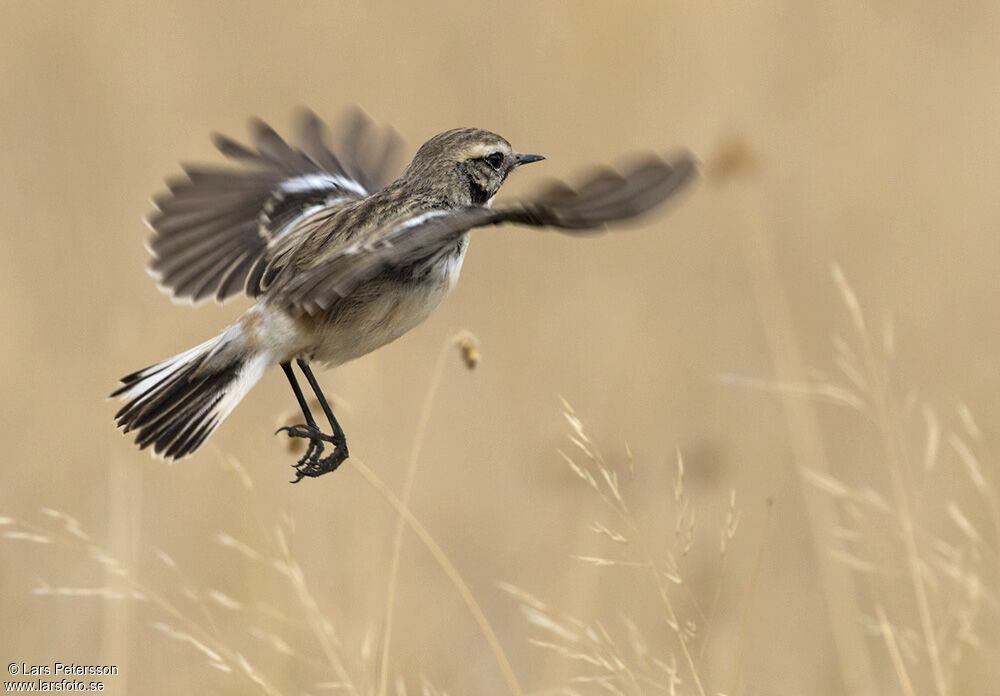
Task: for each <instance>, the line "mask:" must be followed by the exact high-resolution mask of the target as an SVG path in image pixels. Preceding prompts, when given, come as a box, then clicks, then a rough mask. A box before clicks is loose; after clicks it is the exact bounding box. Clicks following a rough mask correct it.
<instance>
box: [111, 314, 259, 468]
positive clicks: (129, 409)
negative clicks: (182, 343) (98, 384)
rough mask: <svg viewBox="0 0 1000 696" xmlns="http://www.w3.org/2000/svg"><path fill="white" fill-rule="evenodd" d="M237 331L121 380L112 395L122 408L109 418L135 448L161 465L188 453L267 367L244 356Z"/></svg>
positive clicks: (255, 356) (253, 356) (251, 355)
mask: <svg viewBox="0 0 1000 696" xmlns="http://www.w3.org/2000/svg"><path fill="white" fill-rule="evenodd" d="M245 343H246V342H245V340H243V336H242V332H241V330H238V329H237V330H235V331H234V330H233V329H230V330H227V331H226V332H224V333H223V334H221V335H220V336H217V337H216V338H213V339H212V340H210V341H206V342H204V343H202V344H201V345H199V346H196V347H194V348H192V349H191V350H188V351H185V352H183V353H181V354H179V355H176V356H174V357H172V358H169V359H167V360H164V361H163V362H160V363H157V364H156V365H152V366H150V367H147V368H146V369H144V370H140V371H138V372H135V373H133V374H131V375H128V376H126V377H124V378H123V379H122V386H121V387H120V388H119V389H118V390H117V391H116V392H115V393H113V394H112V396H121V397H122V399H123V400H124V401H126V402H127V403H126V404H125V406H123V407H122V408H121V410H119V411H118V413H117V414H116V415H115V420H116V422H117V424H118V427H120V428H121V429H122V430H123V431H124V432H135V433H136V437H135V442H136V444H138V445H139V447H140V448H146V447H151V448H152V450H153V454H154V455H155V456H157V457H162V458H164V459H168V460H172V459H182V458H184V457H187V456H188V455H190V454H191V453H192V452H194V451H195V450H196V449H197V448H198V447H199V446H200V445H201V444H202V443H203V442H204V441H205V440H206V439H207V438H208V437H209V436H210V435H211V434H212V433H213V432H214V431H215V429H216V428H218V427H219V425H220V424H221V423H222V421H223V420H225V419H226V417H227V416H228V415H229V414H230V413H232V411H233V409H234V408H236V405H237V404H238V403H239V402H240V400H241V399H243V397H244V396H246V395H247V392H249V391H250V389H251V388H252V387H253V385H254V384H256V383H257V381H258V380H260V378H261V376H262V375H263V374H264V370H265V369H266V368H267V366H268V365H269V361H268V358H267V355H266V354H265V353H261V352H250V353H248V352H247V351H246V350H245Z"/></svg>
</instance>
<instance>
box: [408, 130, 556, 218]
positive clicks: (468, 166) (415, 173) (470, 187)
mask: <svg viewBox="0 0 1000 696" xmlns="http://www.w3.org/2000/svg"><path fill="white" fill-rule="evenodd" d="M543 159H545V158H544V157H542V156H541V155H526V154H522V153H519V152H515V151H514V148H512V147H511V145H510V143H508V142H507V141H506V140H504V139H503V138H501V137H500V136H499V135H497V134H496V133H491V132H489V131H485V130H480V129H478V128H456V129H454V130H450V131H445V132H444V133H439V134H438V135H435V136H434V137H433V138H431V139H430V140H428V141H427V142H426V143H424V144H423V145H421V146H420V149H419V150H417V154H416V155H414V157H413V161H412V162H410V165H409V166H408V167H407V168H406V171H405V172H404V173H403V179H405V180H407V181H408V182H409V183H410V184H411V185H416V186H419V187H420V188H422V189H425V190H426V189H428V188H429V189H430V190H432V191H433V192H434V193H436V194H439V195H443V196H444V197H445V199H446V200H447V201H448V202H449V203H451V204H453V205H489V203H490V202H491V201H492V200H493V197H494V196H495V195H496V194H497V191H499V190H500V186H501V185H503V182H504V180H505V179H506V178H507V175H508V174H510V173H511V172H512V171H514V169H516V168H517V167H519V166H521V165H522V164H528V163H530V162H538V161H540V160H543Z"/></svg>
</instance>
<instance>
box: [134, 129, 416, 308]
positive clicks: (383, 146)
mask: <svg viewBox="0 0 1000 696" xmlns="http://www.w3.org/2000/svg"><path fill="white" fill-rule="evenodd" d="M299 121H300V123H299V129H298V143H297V147H292V146H291V145H289V144H288V143H286V142H285V141H284V140H283V139H282V138H281V136H280V135H278V134H277V133H276V132H275V131H274V129H272V128H271V127H270V126H268V125H267V124H266V123H264V122H263V121H260V120H256V119H255V120H253V121H251V123H250V134H251V139H252V142H253V148H250V147H247V146H245V145H242V144H240V143H237V142H236V141H234V140H231V139H230V138H227V137H226V136H222V135H215V136H214V137H213V140H214V142H215V145H216V147H217V148H218V149H219V151H220V152H222V154H223V155H225V156H226V157H228V158H230V159H232V160H235V161H237V162H239V163H240V164H242V165H243V167H242V168H237V167H225V166H209V165H183V166H182V168H183V170H184V174H185V176H181V177H175V178H171V179H168V180H167V182H166V183H167V188H168V191H167V192H166V193H164V194H161V195H159V196H156V197H155V198H154V199H153V204H154V205H155V206H156V211H155V212H153V213H152V214H151V215H150V216H149V218H148V219H147V222H148V224H149V226H150V228H151V229H152V230H153V233H154V234H153V237H152V238H151V239H150V240H149V249H150V252H151V253H152V254H153V260H152V261H151V262H150V265H149V269H150V273H151V274H152V275H153V276H154V277H155V278H156V279H157V281H158V284H159V286H160V288H161V289H162V290H164V291H165V292H168V293H169V294H170V295H172V296H173V297H174V298H175V299H178V300H190V301H193V302H197V301H200V300H203V299H206V298H209V297H215V299H216V300H218V301H220V302H221V301H223V300H226V299H228V298H230V297H232V296H233V295H236V294H237V293H239V292H241V291H243V292H246V294H247V295H250V296H251V297H256V296H257V295H258V294H260V291H261V289H260V286H259V282H260V278H261V274H262V273H263V272H264V267H265V266H266V264H267V255H268V248H269V245H270V244H272V242H273V241H274V240H276V239H279V238H280V237H282V236H283V235H285V234H288V233H290V232H291V231H293V230H295V229H296V227H297V225H298V224H299V223H300V222H301V221H303V220H305V219H306V218H309V217H311V216H314V215H316V214H318V213H321V212H322V211H330V210H332V209H335V208H337V207H339V206H343V205H345V204H349V203H351V202H354V201H356V200H359V199H361V198H364V197H366V196H368V195H369V194H370V193H372V192H373V191H377V190H378V189H380V188H382V187H383V186H385V184H386V183H388V181H387V180H386V179H387V175H388V174H389V173H390V170H391V168H392V166H393V165H394V164H395V158H396V155H397V154H398V151H399V145H400V142H399V138H398V136H396V135H395V133H394V132H393V131H391V129H386V130H384V131H382V132H379V130H378V129H376V128H375V126H374V125H373V124H372V122H371V120H370V119H368V117H366V116H365V115H364V114H363V113H362V112H361V111H360V110H356V111H354V112H353V113H351V114H349V115H348V116H347V117H346V118H345V119H344V123H343V126H342V135H341V137H340V138H339V140H338V146H337V147H336V150H337V152H338V153H339V156H338V155H335V154H334V152H333V151H332V150H331V149H330V148H329V147H328V146H327V144H326V142H327V138H326V127H325V125H324V124H323V122H322V121H320V119H319V118H318V117H317V116H316V115H315V114H314V113H312V112H311V111H303V112H302V113H301V114H300V116H299Z"/></svg>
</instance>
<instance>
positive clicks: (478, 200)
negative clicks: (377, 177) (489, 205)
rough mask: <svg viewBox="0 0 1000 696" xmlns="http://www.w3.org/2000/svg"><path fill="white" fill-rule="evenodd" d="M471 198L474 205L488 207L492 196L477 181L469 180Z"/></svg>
mask: <svg viewBox="0 0 1000 696" xmlns="http://www.w3.org/2000/svg"><path fill="white" fill-rule="evenodd" d="M469 198H471V199H472V204H473V205H486V201H488V200H489V199H490V198H491V196H490V194H489V192H488V191H487V190H486V189H484V188H483V187H482V186H481V185H480V184H479V182H478V181H476V180H475V179H469Z"/></svg>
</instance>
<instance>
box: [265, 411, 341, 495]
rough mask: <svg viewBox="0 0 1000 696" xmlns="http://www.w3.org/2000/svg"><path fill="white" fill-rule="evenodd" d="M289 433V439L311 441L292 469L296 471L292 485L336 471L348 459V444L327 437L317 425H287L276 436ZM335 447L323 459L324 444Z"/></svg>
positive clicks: (276, 432) (278, 430) (330, 436)
mask: <svg viewBox="0 0 1000 696" xmlns="http://www.w3.org/2000/svg"><path fill="white" fill-rule="evenodd" d="M281 432H287V433H288V436H289V437H301V438H305V439H307V440H309V445H308V447H307V448H306V452H305V454H304V455H302V458H301V459H299V460H298V461H297V462H296V463H295V464H293V465H292V467H293V468H294V469H295V480H294V481H291V482H290V483H298V482H299V481H301V480H302V479H303V478H306V477H309V478H316V477H318V476H322V475H323V474H326V473H329V472H331V471H335V470H336V469H337V467H339V466H340V465H341V464H342V463H343V462H344V460H345V459H347V443H346V442H343V441H342V440H340V439H338V438H335V437H334V436H332V435H327V434H326V433H324V432H323V431H321V430H320V429H319V428H318V427H316V426H315V425H305V424H296V425H286V426H283V427H281V428H278V429H277V430H276V431H275V433H274V434H275V435H277V434H278V433H281ZM327 442H328V443H330V444H332V445H333V447H334V450H333V452H331V453H330V454H329V455H328V456H326V457H321V455H322V454H323V451H324V450H325V449H326V446H325V444H324V443H327Z"/></svg>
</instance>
